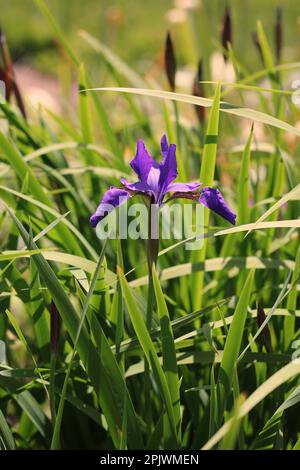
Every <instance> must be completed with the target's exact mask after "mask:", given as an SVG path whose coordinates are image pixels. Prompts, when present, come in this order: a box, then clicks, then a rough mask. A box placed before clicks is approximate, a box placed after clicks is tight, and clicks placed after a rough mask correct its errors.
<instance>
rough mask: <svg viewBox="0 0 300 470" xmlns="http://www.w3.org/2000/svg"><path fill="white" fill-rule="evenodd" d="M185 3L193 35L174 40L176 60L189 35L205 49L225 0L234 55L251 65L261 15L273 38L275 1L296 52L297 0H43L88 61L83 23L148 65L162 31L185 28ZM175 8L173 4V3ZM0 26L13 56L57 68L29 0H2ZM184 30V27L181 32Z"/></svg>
mask: <svg viewBox="0 0 300 470" xmlns="http://www.w3.org/2000/svg"><path fill="white" fill-rule="evenodd" d="M195 3H198V7H197V8H195V9H192V10H191V9H190V10H188V20H187V21H188V22H189V26H192V28H190V29H189V31H190V33H189V34H191V37H190V38H188V41H187V42H184V41H179V42H178V44H177V51H176V52H177V55H178V59H179V62H180V64H181V65H184V63H185V61H186V60H187V54H186V49H187V48H189V47H190V44H191V43H193V46H194V52H193V55H192V54H190V57H189V59H191V60H193V59H194V60H196V57H197V56H203V55H207V54H208V53H210V51H211V50H212V48H213V47H215V46H214V44H213V41H216V40H218V39H219V36H220V33H219V31H220V25H221V22H222V17H223V14H224V10H225V8H226V5H228V6H229V7H230V10H231V14H232V19H233V47H234V50H235V51H236V54H237V56H238V57H240V58H242V60H243V61H244V64H245V65H247V66H248V67H250V68H253V69H255V68H257V65H258V64H257V62H258V61H259V57H258V54H257V51H256V50H255V48H254V47H253V42H252V39H251V33H252V32H253V31H254V30H255V25H256V20H257V19H258V17H259V19H261V20H262V22H263V24H264V27H265V30H266V32H267V34H268V37H269V38H270V42H271V43H273V41H272V37H273V34H274V32H273V28H274V22H275V17H276V9H277V8H278V7H281V8H282V10H283V26H284V28H283V31H284V48H285V51H284V54H283V56H284V58H285V61H287V60H293V59H294V58H295V56H296V47H295V46H296V45H297V44H296V43H295V38H298V39H299V29H298V25H297V23H299V21H298V16H299V15H300V3H299V1H298V0H281V1H279V0H263V1H262V0H242V1H241V0H231V1H224V0H202V1H201V0H199V1H198V2H197V1H196V0H176V1H175V0H151V1H148V2H145V1H144V2H142V1H140V0H85V1H82V0H67V1H63V0H48V1H47V5H48V7H49V8H50V10H51V12H52V13H53V15H54V16H55V17H56V19H57V20H58V22H59V23H60V25H61V26H62V27H63V30H64V32H65V34H66V35H67V37H68V39H69V40H70V42H71V43H72V45H73V47H75V48H76V49H77V51H78V52H79V53H80V54H81V55H82V57H83V58H84V60H85V61H87V60H91V65H93V66H96V65H97V64H95V62H96V60H97V56H96V54H95V53H93V52H92V51H91V50H90V48H89V47H88V46H87V45H86V44H85V43H84V41H83V40H82V39H81V38H80V37H79V36H78V31H79V30H80V29H86V30H87V31H89V32H90V33H91V34H93V35H94V36H96V37H97V38H98V39H100V40H101V41H103V42H104V43H105V44H107V45H108V46H109V47H110V48H111V49H112V50H113V51H114V52H116V53H117V54H118V55H120V56H121V57H122V58H124V59H125V60H126V61H128V62H129V63H130V65H133V66H135V67H136V68H137V69H138V70H139V71H145V70H146V69H147V65H149V64H151V63H153V62H154V61H155V60H156V59H157V60H158V59H159V54H161V52H162V50H163V44H164V40H165V35H166V31H167V30H168V29H171V30H173V31H174V35H175V36H176V34H183V35H184V34H185V33H184V31H182V28H181V25H180V24H179V23H174V22H172V21H171V23H170V18H171V19H172V18H173V20H174V19H175V20H176V19H177V20H178V19H180V14H179V16H178V10H180V11H181V12H182V11H183V10H185V11H187V10H186V7H187V6H189V5H191V4H195ZM175 8H176V9H177V16H176V12H174V11H173V12H171V13H170V10H171V9H173V10H174V9H175ZM0 11H1V17H0V22H1V27H2V28H3V30H4V32H5V34H6V37H7V40H8V43H9V46H10V49H11V54H12V57H13V59H14V61H15V62H22V63H26V64H27V63H29V64H32V65H34V67H36V68H37V69H39V70H42V71H46V72H49V73H54V74H55V67H56V64H57V63H56V60H57V47H55V43H54V41H53V34H52V32H51V30H50V27H49V25H48V24H47V22H46V20H45V19H44V18H43V17H42V15H41V13H40V12H39V11H38V8H37V7H36V5H35V2H34V0H9V1H7V0H0ZM180 30H181V32H180Z"/></svg>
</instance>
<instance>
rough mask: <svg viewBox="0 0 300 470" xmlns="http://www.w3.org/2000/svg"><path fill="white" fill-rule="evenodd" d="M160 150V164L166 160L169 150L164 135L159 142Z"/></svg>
mask: <svg viewBox="0 0 300 470" xmlns="http://www.w3.org/2000/svg"><path fill="white" fill-rule="evenodd" d="M160 148H161V154H162V157H163V159H162V162H163V161H164V160H165V159H166V158H167V155H168V150H169V144H168V140H167V137H166V135H165V134H164V135H163V136H162V138H161V141H160Z"/></svg>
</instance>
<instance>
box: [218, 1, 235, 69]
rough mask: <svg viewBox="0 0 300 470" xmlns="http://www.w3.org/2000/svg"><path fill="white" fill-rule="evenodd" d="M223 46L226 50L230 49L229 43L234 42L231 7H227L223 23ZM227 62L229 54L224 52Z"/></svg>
mask: <svg viewBox="0 0 300 470" xmlns="http://www.w3.org/2000/svg"><path fill="white" fill-rule="evenodd" d="M221 40H222V46H223V48H224V49H225V50H228V43H230V44H231V43H232V28H231V16H230V11H229V8H228V7H226V10H225V13H224V18H223V25H222V38H221ZM223 57H224V60H225V62H227V56H226V54H225V53H224V54H223Z"/></svg>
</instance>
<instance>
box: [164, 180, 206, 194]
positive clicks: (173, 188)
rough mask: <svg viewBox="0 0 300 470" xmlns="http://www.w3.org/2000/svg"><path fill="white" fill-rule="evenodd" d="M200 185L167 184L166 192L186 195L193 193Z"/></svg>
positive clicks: (194, 183) (196, 182)
mask: <svg viewBox="0 0 300 470" xmlns="http://www.w3.org/2000/svg"><path fill="white" fill-rule="evenodd" d="M201 184H202V183H199V182H198V181H194V182H193V183H179V182H178V183H171V184H169V186H168V188H167V191H176V192H177V191H178V192H180V193H188V192H189V191H195V190H196V189H198V188H199V187H200V186H201Z"/></svg>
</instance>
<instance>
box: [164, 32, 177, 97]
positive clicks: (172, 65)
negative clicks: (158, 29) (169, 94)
mask: <svg viewBox="0 0 300 470" xmlns="http://www.w3.org/2000/svg"><path fill="white" fill-rule="evenodd" d="M165 70H166V74H167V77H168V82H169V85H170V88H171V91H175V75H176V70H177V64H176V57H175V53H174V46H173V42H172V38H171V35H170V33H169V32H168V33H167V38H166V46H165Z"/></svg>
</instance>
